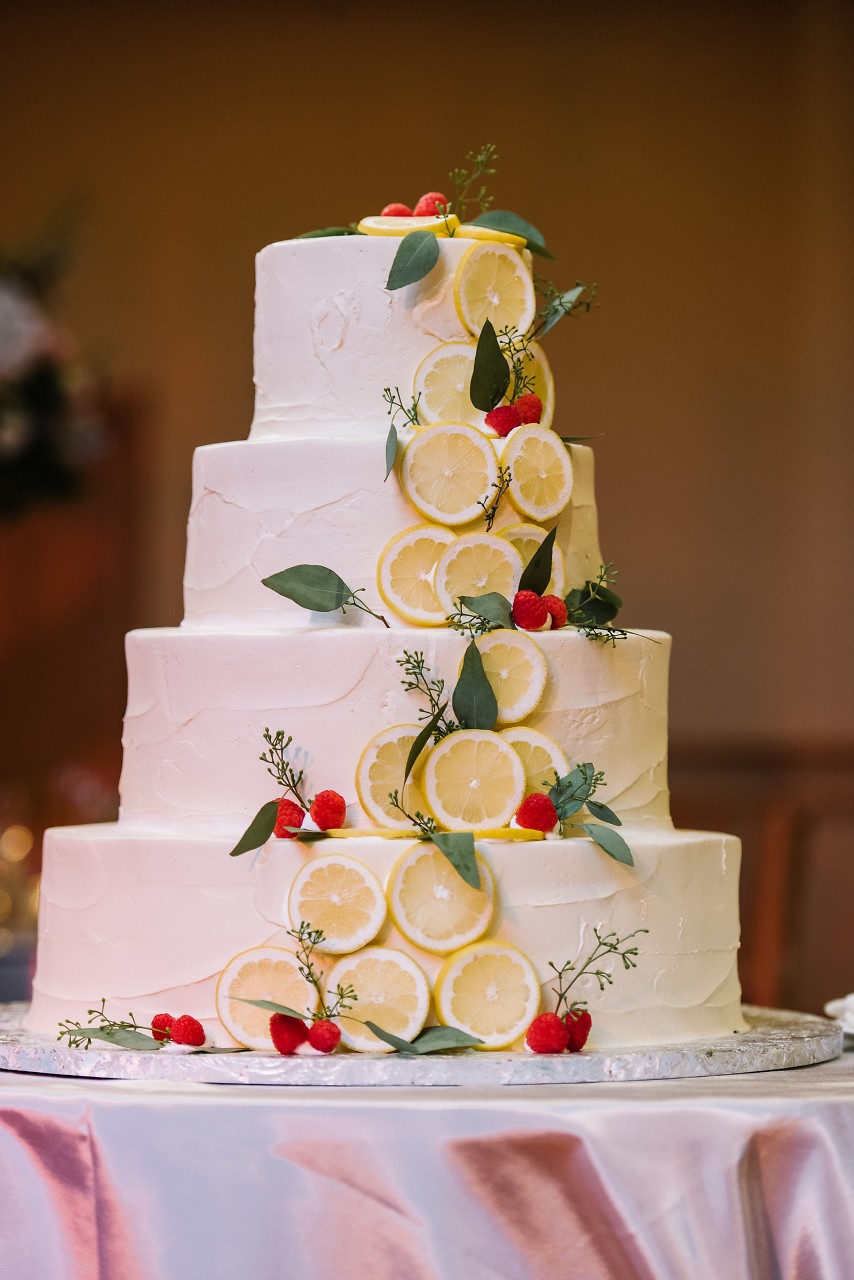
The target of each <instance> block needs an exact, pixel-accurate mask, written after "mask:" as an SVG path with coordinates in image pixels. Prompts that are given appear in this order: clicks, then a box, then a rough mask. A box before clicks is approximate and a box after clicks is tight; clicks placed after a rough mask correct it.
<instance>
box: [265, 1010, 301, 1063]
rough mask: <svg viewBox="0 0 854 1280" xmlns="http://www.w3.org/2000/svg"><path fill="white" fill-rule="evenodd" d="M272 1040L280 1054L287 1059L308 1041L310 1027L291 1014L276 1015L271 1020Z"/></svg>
mask: <svg viewBox="0 0 854 1280" xmlns="http://www.w3.org/2000/svg"><path fill="white" fill-rule="evenodd" d="M270 1039H271V1040H272V1041H273V1044H274V1045H275V1046H276V1048H277V1049H278V1051H279V1053H282V1054H284V1056H285V1057H286V1058H288V1057H290V1055H291V1054H292V1053H295V1052H296V1051H297V1049H298V1048H299V1047H300V1045H301V1044H305V1042H306V1040H307V1039H308V1027H307V1026H306V1025H305V1023H304V1022H303V1021H302V1019H300V1018H292V1017H291V1015H290V1014H289V1013H274V1014H273V1016H272V1017H271V1018H270Z"/></svg>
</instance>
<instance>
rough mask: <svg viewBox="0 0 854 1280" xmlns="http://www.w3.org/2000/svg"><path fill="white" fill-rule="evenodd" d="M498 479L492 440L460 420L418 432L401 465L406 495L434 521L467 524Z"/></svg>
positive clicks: (480, 508)
mask: <svg viewBox="0 0 854 1280" xmlns="http://www.w3.org/2000/svg"><path fill="white" fill-rule="evenodd" d="M517 430H519V431H521V430H522V428H521V427H519V428H517ZM561 447H563V446H561ZM497 480H498V458H497V457H496V453H495V449H494V448H493V446H492V444H491V443H490V441H489V440H488V438H487V437H486V436H485V435H483V434H482V432H480V431H476V430H475V428H474V427H469V426H465V425H464V424H463V423H460V422H444V423H439V424H437V425H436V426H433V427H427V428H426V429H425V430H424V431H419V432H417V433H416V434H415V435H414V436H413V437H412V439H411V440H410V442H409V444H408V445H407V446H406V449H405V451H404V454H403V461H402V462H401V466H400V481H401V484H402V485H403V489H404V492H405V493H406V496H407V498H408V499H409V501H410V502H411V503H412V505H413V506H414V507H417V509H418V510H419V511H420V512H421V514H422V515H425V516H427V518H428V519H429V520H435V521H436V522H437V523H438V524H445V525H453V526H456V525H460V524H468V522H469V521H470V520H475V519H477V517H478V516H480V515H483V508H482V507H481V506H480V503H481V501H482V500H483V499H484V498H485V497H487V495H488V494H489V493H490V491H491V489H492V486H493V485H494V484H495V483H496V482H497Z"/></svg>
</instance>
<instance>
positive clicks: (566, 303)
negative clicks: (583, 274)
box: [537, 284, 585, 341]
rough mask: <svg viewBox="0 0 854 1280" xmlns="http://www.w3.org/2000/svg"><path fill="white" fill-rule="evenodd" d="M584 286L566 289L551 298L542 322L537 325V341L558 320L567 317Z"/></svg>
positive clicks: (579, 285)
mask: <svg viewBox="0 0 854 1280" xmlns="http://www.w3.org/2000/svg"><path fill="white" fill-rule="evenodd" d="M584 289H585V286H584V285H583V284H577V285H576V286H575V288H574V289H567V290H566V292H565V293H559V294H558V295H557V297H556V298H552V300H551V302H550V303H549V305H548V307H547V308H546V311H545V314H544V315H543V318H542V320H541V321H540V323H539V324H538V325H537V340H538V341H539V339H540V338H542V337H543V336H544V335H545V334H547V333H548V331H549V329H553V328H554V327H555V325H556V324H557V322H558V320H562V319H563V317H564V316H568V315H569V313H570V311H571V310H572V308H573V307H574V306H575V304H576V302H577V301H578V299H579V298H580V297H581V295H582V293H583V292H584Z"/></svg>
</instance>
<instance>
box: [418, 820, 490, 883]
mask: <svg viewBox="0 0 854 1280" xmlns="http://www.w3.org/2000/svg"><path fill="white" fill-rule="evenodd" d="M430 839H431V840H432V841H433V843H434V845H435V846H436V848H437V849H438V850H439V852H440V853H443V854H444V855H445V857H446V858H447V859H448V861H449V862H450V864H451V866H452V867H453V868H454V870H455V871H457V872H458V873H459V874H460V875H461V876H462V878H463V880H465V882H466V884H470V885H471V887H472V888H473V889H479V888H480V872H479V871H478V867H477V859H476V857H475V855H474V836H473V835H472V833H471V832H470V831H434V832H432V834H431V835H430Z"/></svg>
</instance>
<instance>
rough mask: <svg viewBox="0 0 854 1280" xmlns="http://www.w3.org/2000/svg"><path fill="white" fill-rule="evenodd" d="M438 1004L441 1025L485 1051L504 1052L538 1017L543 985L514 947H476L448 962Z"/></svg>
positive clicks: (438, 983)
mask: <svg viewBox="0 0 854 1280" xmlns="http://www.w3.org/2000/svg"><path fill="white" fill-rule="evenodd" d="M434 998H435V1001H436V1013H437V1014H438V1017H439V1020H440V1022H443V1023H444V1024H445V1025H446V1026H450V1027H459V1028H460V1030H461V1031H468V1032H469V1033H470V1035H473V1036H477V1037H478V1038H479V1039H480V1040H482V1041H483V1043H484V1048H486V1049H506V1048H507V1047H508V1046H509V1045H512V1044H515V1042H516V1041H517V1040H519V1039H521V1037H522V1036H523V1035H524V1034H525V1032H526V1031H527V1029H528V1027H529V1026H530V1024H531V1022H532V1021H533V1019H534V1018H535V1017H536V1014H537V1011H538V1009H539V1007H540V983H539V980H538V978H537V975H536V972H535V971H534V966H533V965H532V964H531V962H530V960H529V959H528V957H527V956H526V955H524V954H523V953H522V952H521V951H519V950H517V948H516V947H511V946H509V945H508V944H507V943H502V942H475V943H473V944H472V945H471V946H469V947H464V948H463V949H462V951H458V952H457V953H456V955H453V956H451V957H450V958H449V959H448V960H446V961H445V963H444V965H443V966H442V969H441V971H440V973H439V976H438V977H437V979H436V985H435V988H434Z"/></svg>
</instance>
